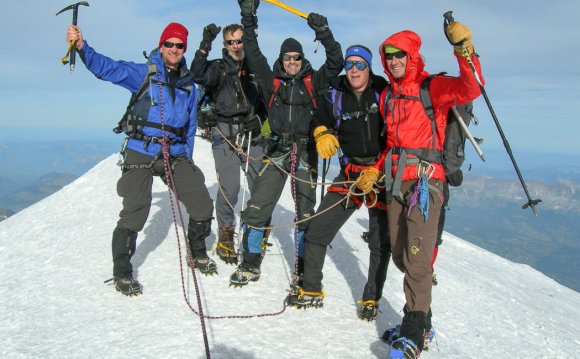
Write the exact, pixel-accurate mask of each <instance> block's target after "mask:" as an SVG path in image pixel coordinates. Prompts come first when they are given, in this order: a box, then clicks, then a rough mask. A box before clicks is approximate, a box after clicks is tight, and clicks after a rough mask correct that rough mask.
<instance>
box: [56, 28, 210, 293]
mask: <svg viewBox="0 0 580 359" xmlns="http://www.w3.org/2000/svg"><path fill="white" fill-rule="evenodd" d="M187 34H188V31H187V29H186V28H185V27H184V26H182V25H180V24H178V23H171V24H169V25H168V26H167V27H166V28H165V30H163V33H162V34H161V37H160V39H159V46H158V48H156V49H154V50H153V51H152V52H151V54H150V55H149V61H148V63H147V64H136V63H133V62H126V61H115V60H112V59H110V58H108V57H106V56H104V55H101V54H99V53H97V52H96V51H95V50H94V49H93V48H92V47H90V46H89V44H88V43H87V42H86V41H84V39H83V35H82V32H81V31H80V29H79V28H78V27H76V26H69V28H68V32H67V37H66V39H67V42H70V41H76V50H77V51H78V52H79V54H80V57H81V59H82V61H83V63H84V64H85V66H86V67H87V69H88V70H89V71H91V72H92V73H93V74H94V75H95V76H96V77H97V78H99V79H101V80H105V81H109V82H112V83H114V84H116V85H119V86H122V87H124V88H126V89H127V90H129V91H130V92H131V93H132V94H133V96H132V98H131V101H130V103H129V106H128V108H127V113H126V114H125V116H124V117H123V118H124V121H123V123H120V126H121V127H122V128H123V130H124V131H125V133H126V134H127V135H128V137H127V138H126V140H125V144H124V146H123V151H122V153H121V154H122V155H123V158H124V162H123V164H122V170H123V173H122V176H121V178H120V179H119V182H118V183H117V193H118V194H119V196H121V197H122V198H123V209H122V210H121V212H120V213H119V221H118V222H117V227H116V228H115V230H114V231H113V243H112V249H113V279H114V283H115V288H116V289H117V291H120V292H121V293H123V294H125V295H129V296H132V295H138V294H141V293H142V286H141V284H140V283H139V282H138V281H137V279H135V278H133V267H132V265H131V257H132V256H133V254H134V253H135V249H136V242H137V232H139V231H141V230H142V229H143V227H144V226H145V222H146V221H147V217H148V215H149V210H150V207H151V200H152V196H151V187H152V184H153V176H161V177H162V178H163V179H164V180H165V181H167V182H168V183H169V185H173V184H174V186H175V187H174V188H173V190H174V191H175V192H176V194H178V198H179V199H180V200H181V202H182V203H183V204H184V205H185V207H186V209H187V212H188V213H189V217H190V218H189V226H188V227H189V228H188V236H187V237H188V241H189V246H190V249H191V255H192V258H188V260H189V263H190V265H192V266H194V267H197V268H198V269H199V270H200V271H201V272H202V273H205V274H213V273H215V272H216V265H215V262H213V261H212V260H211V259H210V258H209V257H208V256H207V253H206V247H205V238H206V237H207V236H208V235H209V234H210V231H211V219H212V213H213V203H212V200H211V198H210V196H209V192H208V190H207V188H206V186H205V183H204V181H205V178H204V176H203V173H202V172H201V170H200V169H199V168H198V167H197V166H195V165H194V164H193V161H192V154H193V143H194V138H195V130H196V111H195V109H196V105H197V99H196V96H195V91H193V89H194V86H193V77H192V75H191V72H190V71H189V70H188V69H187V65H186V63H185V59H184V58H183V54H184V53H185V51H186V49H187ZM164 153H165V155H164ZM164 158H167V160H165V159H164ZM165 168H168V171H167V173H166V170H165ZM169 172H170V173H169Z"/></svg>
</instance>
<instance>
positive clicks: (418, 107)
mask: <svg viewBox="0 0 580 359" xmlns="http://www.w3.org/2000/svg"><path fill="white" fill-rule="evenodd" d="M386 44H389V45H392V46H395V47H397V48H399V49H401V50H403V51H405V52H406V53H407V67H406V73H405V76H404V77H403V78H402V79H398V80H396V79H394V78H393V76H392V75H391V74H390V72H389V71H388V68H387V60H386V58H385V52H384V46H385V45H386ZM420 47H421V38H420V37H419V35H417V34H416V33H414V32H412V31H409V30H405V31H401V32H398V33H396V34H394V35H392V36H390V37H389V38H387V39H386V40H385V41H383V43H382V44H381V46H380V48H379V53H380V54H381V61H382V63H383V68H384V70H385V73H386V74H387V76H388V78H389V81H390V83H391V85H390V87H387V88H386V89H385V90H384V91H383V93H382V94H381V101H380V110H381V114H382V116H383V118H385V112H386V128H387V146H386V149H385V151H384V152H383V153H382V156H381V158H380V160H379V163H381V162H382V161H383V160H384V158H385V156H386V154H387V152H388V151H389V150H390V149H391V148H392V147H394V146H398V147H406V148H427V149H431V148H432V147H433V134H432V126H431V120H430V119H429V117H427V115H426V114H425V111H424V109H423V105H422V103H421V101H420V100H412V99H401V98H397V99H392V98H391V99H390V100H389V104H388V106H387V107H388V109H387V108H384V107H385V106H384V104H385V96H386V95H387V93H388V91H389V90H390V92H391V95H407V96H414V97H417V98H418V97H419V87H420V85H421V82H422V81H423V80H424V79H425V78H426V77H428V76H429V74H428V73H427V72H426V71H424V67H425V62H424V61H423V58H422V57H421V55H420V54H419V48H420ZM455 56H456V57H457V62H458V63H459V72H460V75H459V77H443V76H437V77H435V78H433V79H432V81H431V85H430V93H431V99H432V102H433V107H434V111H435V121H436V125H437V134H436V148H437V150H439V151H441V150H443V142H444V141H445V126H446V125H447V112H448V110H449V109H450V107H451V106H453V105H461V104H464V103H467V102H469V101H472V100H474V99H475V98H477V97H478V96H479V95H480V94H481V91H480V89H479V85H478V83H477V80H476V79H475V76H474V75H473V72H472V71H471V69H470V67H469V64H468V62H467V60H466V59H465V58H464V57H463V56H459V55H457V54H456V55H455ZM471 60H472V62H473V64H474V66H475V68H476V69H477V72H478V74H479V78H480V79H481V81H483V77H482V76H481V67H480V64H479V59H478V57H477V56H474V55H471ZM482 84H483V83H482ZM409 157H413V156H412V155H409ZM392 158H393V168H392V174H393V177H394V176H395V173H396V170H397V166H396V161H397V159H398V155H396V154H393V155H392ZM434 165H435V172H434V173H433V176H432V178H437V179H441V180H443V179H445V170H444V169H443V166H442V165H440V164H436V163H434ZM377 168H378V167H377ZM417 177H418V176H417V169H416V166H414V165H410V166H406V168H405V171H404V173H403V178H402V180H403V181H405V180H411V179H416V178H417Z"/></svg>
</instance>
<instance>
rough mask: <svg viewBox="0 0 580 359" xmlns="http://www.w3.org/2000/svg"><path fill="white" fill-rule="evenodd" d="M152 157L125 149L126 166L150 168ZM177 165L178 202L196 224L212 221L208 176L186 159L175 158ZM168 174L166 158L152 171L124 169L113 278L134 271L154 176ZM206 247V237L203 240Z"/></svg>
mask: <svg viewBox="0 0 580 359" xmlns="http://www.w3.org/2000/svg"><path fill="white" fill-rule="evenodd" d="M151 160H152V158H151V157H149V156H146V155H144V154H141V153H139V152H136V151H133V150H126V158H125V164H126V165H148V164H149V163H150V162H151ZM172 163H174V169H173V180H174V182H175V189H176V191H177V195H178V196H179V200H180V201H181V202H182V203H183V205H184V206H185V208H186V210H187V213H188V214H189V217H190V220H193V221H196V222H205V221H211V218H212V214H213V202H212V200H211V197H210V196H209V192H208V190H207V187H206V186H205V183H204V182H205V177H204V176H203V173H202V172H201V170H200V169H199V168H198V167H197V166H195V165H194V164H193V162H192V161H188V160H186V159H181V160H179V159H175V158H174V159H172ZM164 173H165V171H164V165H163V157H161V158H159V159H158V160H157V161H155V163H154V164H153V166H152V167H151V168H127V169H125V170H123V174H122V175H121V178H120V179H119V181H118V182H117V193H118V194H119V196H120V197H122V198H123V209H122V210H121V212H120V213H119V221H118V222H117V228H116V229H115V231H114V233H113V245H112V247H113V275H114V276H115V277H129V276H131V275H132V272H133V268H132V266H131V262H130V258H131V256H132V255H133V254H134V252H135V245H134V244H131V245H129V246H128V245H126V244H125V243H134V241H135V239H136V233H137V232H139V231H141V230H142V229H143V227H144V226H145V223H146V221H147V217H148V216H149V210H150V208H151V201H152V195H151V188H152V185H153V177H154V175H160V176H163V175H164ZM200 237H201V236H198V238H199V239H200V241H201V243H199V246H198V247H200V248H201V244H202V243H203V248H205V236H204V237H203V238H200Z"/></svg>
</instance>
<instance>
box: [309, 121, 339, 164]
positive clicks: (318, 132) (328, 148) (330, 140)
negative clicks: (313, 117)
mask: <svg viewBox="0 0 580 359" xmlns="http://www.w3.org/2000/svg"><path fill="white" fill-rule="evenodd" d="M325 131H328V128H326V126H318V127H316V128H315V129H314V140H315V141H316V151H317V152H318V154H319V155H320V157H321V158H322V159H325V160H327V159H329V158H330V157H332V156H334V155H335V154H336V149H337V148H340V144H339V143H338V140H337V139H336V137H334V135H333V134H332V133H324V132H325Z"/></svg>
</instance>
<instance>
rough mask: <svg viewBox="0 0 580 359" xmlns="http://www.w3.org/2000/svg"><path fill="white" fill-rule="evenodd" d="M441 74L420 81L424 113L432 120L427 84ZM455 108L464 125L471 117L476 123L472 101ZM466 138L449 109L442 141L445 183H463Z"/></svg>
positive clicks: (431, 105)
mask: <svg viewBox="0 0 580 359" xmlns="http://www.w3.org/2000/svg"><path fill="white" fill-rule="evenodd" d="M442 75H444V73H440V74H436V75H431V76H429V77H427V78H426V79H425V80H424V81H423V82H422V83H421V87H420V90H419V93H420V98H421V102H422V103H423V109H424V110H425V114H427V116H428V117H429V119H431V121H433V122H434V121H435V114H434V111H433V104H432V102H431V95H430V93H429V85H430V83H431V79H432V78H433V77H435V76H442ZM456 108H457V111H458V112H459V114H460V115H461V117H462V118H463V122H465V125H466V126H469V124H470V123H471V119H474V121H473V122H474V124H476V118H475V116H474V115H473V102H468V103H466V104H463V105H458V106H456ZM466 138H467V136H466V134H465V132H464V131H463V129H462V127H461V125H460V124H459V122H458V119H457V117H456V116H455V114H454V113H453V110H452V109H449V112H448V113H447V127H446V128H445V142H444V143H443V166H444V168H445V175H446V177H447V183H449V185H450V186H453V187H458V186H461V184H462V183H463V172H462V171H461V165H463V162H464V161H465V139H466Z"/></svg>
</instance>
